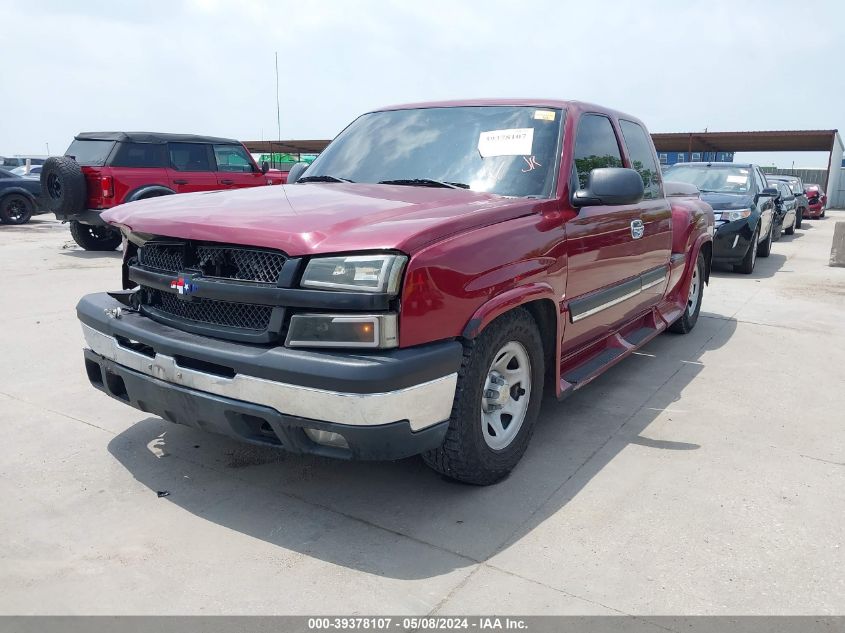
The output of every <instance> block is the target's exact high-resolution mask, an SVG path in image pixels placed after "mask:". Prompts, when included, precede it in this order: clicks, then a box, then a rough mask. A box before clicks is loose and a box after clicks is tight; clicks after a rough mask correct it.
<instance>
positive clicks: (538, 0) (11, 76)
mask: <svg viewBox="0 0 845 633" xmlns="http://www.w3.org/2000/svg"><path fill="white" fill-rule="evenodd" d="M0 24H2V33H3V47H2V48H3V52H4V54H3V62H2V64H0V104H2V106H0V108H2V109H0V154H26V153H30V154H45V153H46V152H47V146H48V144H49V149H50V153H53V154H56V153H62V152H63V151H64V149H65V148H66V147H67V145H68V144H69V143H70V141H71V140H72V138H73V135H74V134H76V133H78V132H82V131H101V130H144V131H157V132H183V133H197V134H209V135H215V136H225V137H234V138H238V139H240V140H256V139H262V138H264V139H271V138H277V136H278V135H279V131H278V130H277V118H276V83H275V70H274V53H275V52H278V56H279V82H280V86H279V97H280V103H281V106H280V120H281V137H282V138H285V139H296V138H299V139H306V138H307V139H311V138H332V137H333V136H335V135H336V134H337V133H338V132H339V131H340V130H341V129H342V128H343V127H344V126H345V125H347V124H348V123H349V122H350V121H352V120H353V119H354V118H355V117H357V116H358V115H359V114H362V113H364V112H367V111H369V110H371V109H373V108H377V107H380V106H384V105H388V104H394V103H406V102H416V101H429V100H442V99H459V98H472V97H549V98H563V99H578V100H581V101H589V102H594V103H599V104H601V105H604V106H609V107H612V108H616V109H618V110H622V111H624V112H628V113H630V114H632V115H634V116H637V117H639V118H640V119H642V120H643V121H644V122H645V123H646V125H647V126H648V127H649V129H650V130H651V131H652V132H677V131H684V132H686V131H703V130H704V129H705V128H707V129H708V130H710V131H736V130H778V129H832V128H838V129H843V130H845V65H844V64H842V62H841V60H842V57H843V51H845V46H843V43H845V2H842V1H841V0H828V1H822V0H803V1H802V2H795V1H792V2H785V1H780V0H770V1H768V2H764V1H756V0H747V1H742V2H740V1H737V0H732V1H725V2H722V1H718V0H715V1H710V2H705V1H692V0H690V1H678V0H675V1H668V0H667V1H650V0H638V1H636V2H626V1H621V0H619V1H616V2H604V1H601V0H590V1H589V2H568V1H565V0H557V1H555V0H552V1H546V0H532V2H515V1H513V0H511V1H501V0H486V1H484V2H481V1H478V2H470V1H461V0H449V1H441V0H426V1H425V2H421V1H414V0H407V1H395V2H394V1H388V0H384V1H376V0H372V1H369V2H367V1H361V2H356V1H353V0H348V1H342V0H298V1H297V2H290V1H287V0H275V1H266V2H265V1H260V0H241V1H235V0H170V1H166V2H165V1H159V0H144V1H140V2H136V1H133V0H123V1H120V2H116V1H112V0H89V1H84V0H74V1H69V0H35V1H33V2H25V1H24V2H21V1H20V0H0ZM736 160H748V161H752V160H753V161H755V162H758V163H760V164H762V165H771V164H773V163H774V164H777V165H778V166H780V167H790V166H791V165H793V164H794V165H795V166H796V167H826V166H827V154H826V153H823V152H799V153H780V154H759V153H755V154H738V155H737V157H736Z"/></svg>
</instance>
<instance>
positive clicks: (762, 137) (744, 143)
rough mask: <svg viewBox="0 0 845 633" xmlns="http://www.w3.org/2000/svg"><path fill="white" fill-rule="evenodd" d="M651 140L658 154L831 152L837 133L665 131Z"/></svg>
mask: <svg viewBox="0 0 845 633" xmlns="http://www.w3.org/2000/svg"><path fill="white" fill-rule="evenodd" d="M651 138H652V139H654V146H655V148H656V149H657V151H658V152H816V151H818V152H829V151H831V150H832V149H833V145H834V141H835V139H836V130H771V131H761V132H664V133H659V134H652V135H651Z"/></svg>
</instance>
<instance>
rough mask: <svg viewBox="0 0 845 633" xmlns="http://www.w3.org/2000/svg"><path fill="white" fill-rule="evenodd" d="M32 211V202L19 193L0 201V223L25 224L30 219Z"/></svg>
mask: <svg viewBox="0 0 845 633" xmlns="http://www.w3.org/2000/svg"><path fill="white" fill-rule="evenodd" d="M32 211H33V205H32V201H31V200H30V199H29V198H27V197H26V196H24V195H21V194H19V193H13V194H10V195H8V196H6V197H5V198H3V199H2V200H0V222H2V223H3V224H26V223H27V222H29V218H31V217H32Z"/></svg>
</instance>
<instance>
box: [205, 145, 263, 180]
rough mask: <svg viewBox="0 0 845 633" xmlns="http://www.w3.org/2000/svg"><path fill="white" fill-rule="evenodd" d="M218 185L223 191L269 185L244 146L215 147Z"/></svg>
mask: <svg viewBox="0 0 845 633" xmlns="http://www.w3.org/2000/svg"><path fill="white" fill-rule="evenodd" d="M214 160H215V162H216V163H217V183H218V185H219V186H220V188H221V189H239V188H241V187H257V186H258V185H264V184H267V182H266V180H267V178H266V176H265V175H264V174H262V173H261V170H260V169H258V167H257V166H256V164H255V162H254V161H253V160H252V157H251V156H250V155H249V154H248V153H247V151H246V149H244V147H243V146H242V145H214Z"/></svg>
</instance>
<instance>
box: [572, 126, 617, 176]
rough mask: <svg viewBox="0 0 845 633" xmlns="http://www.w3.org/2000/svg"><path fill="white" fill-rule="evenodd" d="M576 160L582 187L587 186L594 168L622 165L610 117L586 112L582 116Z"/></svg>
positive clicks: (576, 143)
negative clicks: (588, 177)
mask: <svg viewBox="0 0 845 633" xmlns="http://www.w3.org/2000/svg"><path fill="white" fill-rule="evenodd" d="M574 161H575V165H574V168H575V169H574V171H575V172H576V174H577V178H578V185H579V187H580V188H581V189H583V188H584V187H586V186H587V176H589V174H590V172H591V171H592V170H593V169H596V168H599V167H622V155H621V154H620V152H619V144H618V143H617V142H616V134H614V132H613V126H612V125H611V124H610V119H608V118H607V117H606V116H602V115H600V114H585V115H583V116H582V117H581V120H580V121H579V122H578V134H577V136H576V137H575V156H574ZM573 175H574V174H573ZM573 184H574V183H573Z"/></svg>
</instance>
